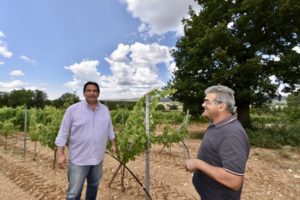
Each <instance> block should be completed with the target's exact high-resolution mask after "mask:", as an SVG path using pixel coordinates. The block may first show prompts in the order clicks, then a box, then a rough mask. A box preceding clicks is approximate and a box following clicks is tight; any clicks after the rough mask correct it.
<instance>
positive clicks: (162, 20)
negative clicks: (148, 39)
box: [122, 0, 200, 36]
mask: <svg viewBox="0 0 300 200" xmlns="http://www.w3.org/2000/svg"><path fill="white" fill-rule="evenodd" d="M122 2H124V3H126V4H127V10H128V11H129V12H130V13H131V14H132V16H133V17H134V18H138V19H139V20H140V22H141V24H140V26H139V28H138V30H139V31H140V32H146V33H147V34H148V35H149V36H153V35H154V34H156V35H162V34H165V33H167V32H169V31H173V32H176V34H177V35H183V25H182V23H181V20H182V19H183V18H187V17H188V9H189V6H191V7H192V8H193V10H195V11H196V12H199V11H200V5H199V4H197V3H196V2H195V1H194V0H164V1H161V0H147V1H141V0H123V1H122Z"/></svg>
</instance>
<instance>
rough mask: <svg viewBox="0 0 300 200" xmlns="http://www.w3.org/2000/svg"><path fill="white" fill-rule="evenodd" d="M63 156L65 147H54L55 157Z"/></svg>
mask: <svg viewBox="0 0 300 200" xmlns="http://www.w3.org/2000/svg"><path fill="white" fill-rule="evenodd" d="M61 154H65V147H56V155H61Z"/></svg>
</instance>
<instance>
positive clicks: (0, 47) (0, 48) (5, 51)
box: [0, 31, 13, 58]
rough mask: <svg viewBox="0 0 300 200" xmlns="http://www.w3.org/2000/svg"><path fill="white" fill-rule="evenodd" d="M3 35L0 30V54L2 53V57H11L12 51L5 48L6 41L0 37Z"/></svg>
mask: <svg viewBox="0 0 300 200" xmlns="http://www.w3.org/2000/svg"><path fill="white" fill-rule="evenodd" d="M4 37H5V35H4V33H3V32H2V31H0V55H2V56H3V57H4V58H10V57H12V55H13V53H12V52H10V51H9V50H8V49H7V45H6V43H5V42H3V41H2V40H1V38H4Z"/></svg>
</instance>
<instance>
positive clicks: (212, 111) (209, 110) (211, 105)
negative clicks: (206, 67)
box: [202, 93, 220, 119]
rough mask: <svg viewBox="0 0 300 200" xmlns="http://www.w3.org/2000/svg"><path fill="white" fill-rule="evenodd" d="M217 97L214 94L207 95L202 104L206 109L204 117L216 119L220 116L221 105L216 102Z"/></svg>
mask: <svg viewBox="0 0 300 200" xmlns="http://www.w3.org/2000/svg"><path fill="white" fill-rule="evenodd" d="M216 96H217V95H216V94H214V93H208V94H207V95H206V97H205V98H204V102H203V104H202V107H203V108H204V111H203V113H202V116H205V117H207V118H209V119H214V118H215V117H216V116H218V114H219V112H220V109H219V104H218V103H216V102H215V99H216Z"/></svg>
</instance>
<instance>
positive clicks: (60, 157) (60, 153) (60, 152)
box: [56, 147, 67, 169]
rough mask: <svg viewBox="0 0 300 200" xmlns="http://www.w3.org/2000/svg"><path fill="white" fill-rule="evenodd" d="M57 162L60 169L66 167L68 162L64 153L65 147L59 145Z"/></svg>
mask: <svg viewBox="0 0 300 200" xmlns="http://www.w3.org/2000/svg"><path fill="white" fill-rule="evenodd" d="M56 163H57V165H58V167H59V168H60V169H64V168H65V165H66V164H67V158H66V156H65V153H64V147H57V150H56Z"/></svg>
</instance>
